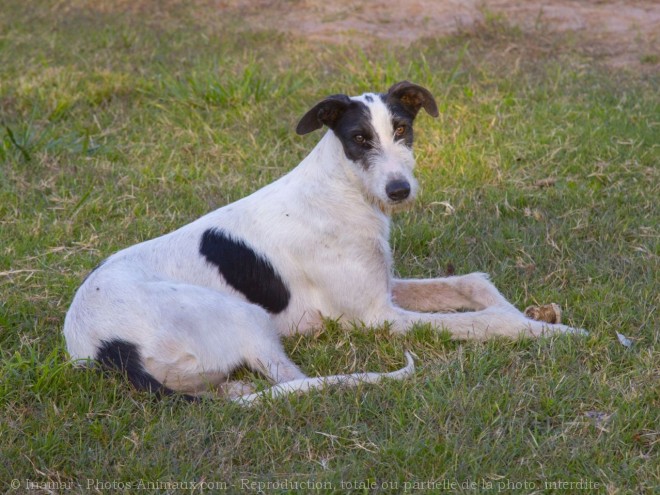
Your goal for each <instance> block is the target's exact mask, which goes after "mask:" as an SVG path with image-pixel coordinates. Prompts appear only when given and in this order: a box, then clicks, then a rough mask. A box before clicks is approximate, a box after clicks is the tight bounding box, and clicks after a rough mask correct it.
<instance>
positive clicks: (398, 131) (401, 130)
mask: <svg viewBox="0 0 660 495" xmlns="http://www.w3.org/2000/svg"><path fill="white" fill-rule="evenodd" d="M405 133H406V126H405V125H400V126H398V127H397V128H396V129H394V135H395V136H396V137H401V136H403V135H404V134H405Z"/></svg>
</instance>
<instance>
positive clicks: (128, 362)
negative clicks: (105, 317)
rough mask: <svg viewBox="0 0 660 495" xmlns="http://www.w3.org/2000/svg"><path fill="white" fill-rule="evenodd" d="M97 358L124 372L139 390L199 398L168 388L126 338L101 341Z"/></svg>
mask: <svg viewBox="0 0 660 495" xmlns="http://www.w3.org/2000/svg"><path fill="white" fill-rule="evenodd" d="M96 360H97V361H98V362H99V363H101V365H103V367H105V368H107V369H110V370H116V371H120V372H121V373H123V374H124V375H125V376H126V378H128V381H129V382H131V384H133V386H134V387H135V388H137V389H138V390H144V391H147V392H151V393H154V394H156V395H157V396H159V397H160V396H163V395H176V396H177V397H181V398H182V399H185V400H187V401H195V400H197V398H196V397H193V396H192V395H186V394H177V393H176V392H175V391H174V390H172V389H169V388H167V387H166V386H165V385H163V384H162V383H160V382H159V381H158V380H156V379H155V378H154V377H153V376H151V375H150V374H149V373H148V372H147V370H145V369H144V365H143V364H142V357H141V356H140V351H138V348H137V346H136V345H135V344H131V343H130V342H127V341H125V340H121V339H113V340H111V341H105V340H103V341H101V346H100V347H99V348H98V350H97V351H96Z"/></svg>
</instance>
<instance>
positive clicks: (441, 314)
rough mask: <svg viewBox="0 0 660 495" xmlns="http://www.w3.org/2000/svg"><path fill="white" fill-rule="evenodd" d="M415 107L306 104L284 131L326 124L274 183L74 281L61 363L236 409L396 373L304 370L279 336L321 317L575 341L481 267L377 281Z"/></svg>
mask: <svg viewBox="0 0 660 495" xmlns="http://www.w3.org/2000/svg"><path fill="white" fill-rule="evenodd" d="M422 109H423V110H424V111H425V112H426V113H428V114H429V115H430V116H432V117H437V116H438V115H439V112H438V107H437V105H436V102H435V100H434V98H433V96H432V95H431V93H430V92H429V91H428V90H427V89H426V88H423V87H422V86H419V85H417V84H413V83H410V82H408V81H402V82H399V83H397V84H395V85H393V86H392V87H390V88H389V90H388V91H387V92H386V93H366V94H363V95H361V96H356V97H349V96H347V95H345V94H334V95H331V96H328V97H327V98H325V99H323V100H321V101H320V102H318V103H317V104H316V105H314V106H313V107H312V108H311V109H310V110H309V111H308V112H307V113H306V114H305V115H304V116H303V117H302V119H301V120H300V122H299V123H298V126H297V128H296V131H297V133H298V134H300V135H304V134H308V133H310V132H313V131H315V130H318V129H321V128H323V127H324V126H325V127H327V128H328V130H327V132H326V133H325V135H324V136H323V138H322V139H321V140H320V141H319V142H318V144H317V145H316V147H315V148H314V149H313V150H312V151H311V152H310V153H309V155H308V156H307V157H306V158H305V159H304V160H303V161H302V162H301V163H300V164H299V165H298V166H297V167H295V168H294V169H293V170H291V171H290V172H289V173H288V174H286V175H284V176H283V177H281V178H280V179H279V180H277V181H275V182H273V183H271V184H269V185H267V186H265V187H264V188H262V189H260V190H258V191H256V192H254V193H253V194H251V195H250V196H247V197H245V198H243V199H241V200H239V201H236V202H235V203H231V204H228V205H226V206H224V207H222V208H220V209H218V210H216V211H213V212H211V213H209V214H207V215H205V216H202V217H201V218H199V219H197V220H196V221H194V222H192V223H190V224H188V225H185V226H184V227H182V228H180V229H178V230H176V231H174V232H171V233H169V234H167V235H164V236H162V237H158V238H156V239H152V240H149V241H146V242H142V243H140V244H137V245H134V246H132V247H129V248H127V249H124V250H123V251H119V252H118V253H116V254H114V255H112V256H110V257H109V258H107V259H106V260H105V261H104V262H103V263H102V264H101V265H99V266H98V267H97V268H95V269H94V270H93V271H92V272H91V273H90V274H89V275H88V276H87V278H86V279H85V280H84V282H83V283H82V285H81V286H80V288H79V289H78V291H77V293H76V294H75V296H74V299H73V302H72V304H71V307H70V309H69V311H68V313H67V315H66V318H65V322H64V335H65V338H66V344H67V349H68V352H69V354H70V356H71V357H72V359H74V360H77V361H81V360H82V361H87V362H89V361H90V360H95V361H96V362H100V363H101V364H102V365H104V366H105V367H108V368H115V369H119V370H121V371H123V372H124V373H125V374H126V375H127V377H128V379H129V380H130V381H131V382H132V383H133V385H135V386H136V387H137V388H139V389H146V390H151V391H153V392H157V393H164V394H171V393H174V392H176V393H180V394H184V395H185V396H187V397H194V396H197V395H199V394H204V393H207V392H208V391H209V390H212V391H213V392H220V393H223V394H225V395H226V396H228V397H229V398H230V399H232V400H235V401H237V402H240V403H252V402H255V401H257V400H259V399H260V398H261V397H263V396H265V395H269V396H277V395H283V394H288V393H292V392H296V391H300V390H309V389H312V388H320V387H324V386H326V385H329V384H332V383H339V384H345V385H346V384H347V385H355V384H358V383H365V382H376V381H379V380H381V379H383V378H395V379H397V378H398V379H400V378H403V377H405V376H408V375H409V374H410V373H412V371H413V369H414V364H413V362H412V358H411V357H410V355H409V354H406V358H407V365H406V366H405V367H404V368H402V369H400V370H397V371H394V372H392V373H355V374H349V375H335V376H330V377H317V378H309V377H307V376H305V375H304V374H303V373H302V371H301V370H300V369H299V368H298V367H297V366H296V365H295V364H294V363H293V362H292V361H291V359H290V358H289V357H288V356H287V355H286V354H285V352H284V351H283V348H282V345H281V343H280V340H279V337H280V336H286V335H291V334H294V333H303V334H304V333H310V332H312V331H313V330H314V329H316V328H318V327H319V326H320V325H322V323H323V320H324V318H330V319H336V320H338V321H340V322H359V323H361V324H363V325H365V326H366V327H378V326H383V325H388V327H389V329H390V331H391V332H393V333H395V334H401V333H405V332H408V331H409V330H410V329H411V328H412V327H413V326H414V325H415V324H420V323H421V324H424V323H426V324H430V325H432V326H433V327H435V328H437V329H438V330H441V329H446V330H448V331H449V332H451V335H452V337H453V338H456V339H487V338H489V337H493V336H507V337H516V336H518V335H521V334H522V335H527V336H532V337H538V336H540V335H544V334H550V333H567V332H569V333H571V332H572V333H580V332H581V331H580V330H576V329H573V328H570V327H567V326H565V325H561V324H548V323H546V322H542V321H535V320H531V319H529V318H527V317H526V316H525V315H524V314H523V313H521V312H520V311H519V310H518V309H516V308H515V307H514V306H513V305H512V304H511V303H509V302H508V301H507V300H506V299H505V298H504V297H503V296H502V295H501V294H500V292H499V291H498V290H497V289H496V288H495V286H494V285H493V284H492V283H491V282H490V281H489V279H488V277H487V276H486V275H485V274H483V273H471V274H468V275H463V276H451V277H445V278H433V279H424V280H415V279H398V278H394V277H393V275H392V253H391V249H390V245H389V233H390V217H391V215H392V213H393V212H395V211H398V210H401V209H404V208H406V207H407V206H409V205H410V204H411V203H412V201H413V200H414V198H415V196H416V193H417V190H418V185H417V181H416V180H415V177H414V175H413V169H414V166H415V160H414V157H413V151H412V146H413V121H414V120H415V118H416V117H417V115H418V113H419V112H420V110H422ZM243 365H244V366H247V367H249V368H251V369H254V370H257V371H258V372H260V373H262V374H264V375H265V376H266V377H267V378H268V379H269V380H270V381H272V382H273V383H274V384H275V385H274V386H273V387H272V388H270V389H267V390H265V391H262V392H257V393H254V392H253V391H252V390H251V389H250V386H249V384H244V383H241V382H235V381H228V380H229V376H230V375H231V373H232V372H233V371H234V370H236V369H237V368H239V367H240V366H243Z"/></svg>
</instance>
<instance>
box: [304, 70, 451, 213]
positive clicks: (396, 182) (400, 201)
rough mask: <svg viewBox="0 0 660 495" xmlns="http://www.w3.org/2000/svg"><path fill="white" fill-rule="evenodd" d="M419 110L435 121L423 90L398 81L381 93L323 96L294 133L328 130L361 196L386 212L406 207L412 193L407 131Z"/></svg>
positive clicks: (410, 132) (430, 99)
mask: <svg viewBox="0 0 660 495" xmlns="http://www.w3.org/2000/svg"><path fill="white" fill-rule="evenodd" d="M422 108H423V109H424V110H426V112H427V113H428V114H430V115H432V116H433V117H437V116H438V107H437V105H436V103H435V100H434V99H433V96H432V95H431V93H430V92H429V91H428V90H427V89H425V88H423V87H421V86H418V85H417V84H413V83H410V82H408V81H402V82H400V83H397V84H395V85H394V86H392V87H391V88H390V89H389V90H388V91H387V93H380V94H374V93H367V94H364V95H362V96H357V97H349V96H346V95H344V94H338V95H332V96H328V97H327V98H326V99H324V100H323V101H321V102H319V103H318V104H316V105H315V106H314V107H313V108H312V109H311V110H309V111H308V112H307V113H306V114H305V115H304V116H303V118H302V119H301V120H300V122H299V123H298V127H297V128H296V132H297V133H298V134H301V135H302V134H307V133H309V132H312V131H315V130H316V129H320V128H321V127H323V126H324V125H326V126H328V127H329V128H330V129H331V130H332V131H333V133H334V135H335V136H336V137H337V139H339V141H340V142H341V145H342V147H343V150H344V154H345V155H346V158H347V159H348V160H350V161H351V162H353V163H352V167H353V169H354V171H355V173H356V175H357V176H358V177H359V178H360V181H361V184H362V190H363V191H364V193H365V195H366V196H367V197H368V198H369V200H370V201H372V202H374V203H376V204H377V205H378V206H379V207H380V208H381V209H382V210H383V211H386V212H390V211H392V210H394V209H398V208H400V207H403V206H406V205H407V204H409V203H410V202H411V201H412V200H413V199H414V198H415V194H416V192H417V181H416V180H415V177H414V176H413V168H414V166H415V159H414V157H413V154H412V144H413V127H412V125H413V121H414V120H415V117H416V116H417V113H418V112H419V110H420V109H422Z"/></svg>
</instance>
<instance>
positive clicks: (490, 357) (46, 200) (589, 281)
mask: <svg viewBox="0 0 660 495" xmlns="http://www.w3.org/2000/svg"><path fill="white" fill-rule="evenodd" d="M113 5H114V3H112V2H96V3H94V4H87V3H85V2H76V1H71V2H65V3H55V2H46V1H41V2H34V3H31V4H30V5H29V6H27V5H26V4H24V3H21V2H18V1H14V0H9V1H7V2H4V4H3V9H2V12H1V13H0V33H3V34H2V35H1V36H0V112H1V113H0V117H1V124H2V128H1V129H0V164H1V166H0V226H1V229H2V235H1V236H0V332H1V333H0V344H1V345H0V353H1V354H0V355H1V362H0V435H1V437H2V446H0V457H2V459H3V462H2V463H0V485H2V489H3V490H10V489H11V481H12V480H19V488H18V490H15V492H17V493H20V492H26V491H29V490H30V489H34V490H33V492H34V491H35V490H36V491H39V490H40V491H42V492H44V493H45V492H47V490H48V489H51V492H49V493H52V492H53V491H54V492H65V491H67V492H74V493H89V492H92V493H94V492H96V493H108V492H119V491H122V488H126V486H127V485H126V483H139V482H140V480H142V481H143V483H145V484H146V483H152V485H151V486H150V487H151V488H153V490H152V491H157V492H161V493H166V492H168V491H169V492H173V491H174V490H173V486H172V485H167V483H174V482H180V483H181V482H189V483H190V482H207V483H208V482H213V483H216V485H215V486H216V488H219V489H226V490H227V491H229V492H235V491H239V489H241V488H244V489H251V488H255V489H261V490H262V491H264V492H266V493H289V492H301V491H307V490H306V488H320V489H319V490H317V491H319V492H324V493H325V492H335V493H344V492H347V491H353V492H359V493H368V492H376V493H385V492H387V493H400V492H404V491H406V492H411V493H412V492H413V491H419V490H422V489H423V490H427V491H430V492H433V491H439V490H440V489H442V490H444V491H451V492H461V493H466V492H475V491H481V492H516V493H529V492H533V491H535V490H536V492H542V493H546V492H547V493H550V492H557V493H559V492H570V491H571V490H575V489H578V488H583V487H587V488H590V490H586V491H587V492H589V491H591V492H599V493H651V492H653V491H655V490H657V489H658V486H659V485H660V468H659V467H658V463H657V457H658V448H659V445H660V430H659V426H658V425H659V424H660V413H659V411H660V396H659V393H658V390H659V388H658V381H659V378H660V366H659V364H658V363H660V352H659V349H660V347H659V339H658V312H657V308H658V304H659V303H660V299H659V295H658V294H659V283H658V282H659V280H658V279H659V273H660V270H659V268H660V266H659V263H658V260H659V256H660V245H659V243H658V225H659V223H660V215H659V211H658V199H657V198H658V197H659V196H660V187H659V184H660V180H659V179H660V177H659V176H660V173H659V170H660V167H658V162H659V160H660V146H659V143H658V129H659V126H660V108H659V105H660V99H659V98H658V93H657V88H658V83H659V82H660V81H659V79H658V75H657V73H652V72H648V71H647V72H646V73H642V74H633V73H632V72H626V71H623V70H617V71H614V70H610V69H607V68H605V67H602V66H598V65H596V64H594V63H592V61H590V60H588V59H585V58H584V57H583V56H582V55H581V54H580V51H579V50H578V49H577V48H576V47H575V46H574V45H572V44H571V43H562V42H561V41H557V40H548V39H547V38H544V39H543V40H538V39H534V38H533V37H531V36H530V37H527V36H526V35H524V34H522V33H521V32H520V31H518V30H516V29H512V28H508V27H507V26H506V25H504V24H503V23H502V22H501V20H497V19H495V20H492V21H491V22H489V23H488V24H487V25H485V26H484V27H483V28H482V29H481V30H480V31H478V32H477V33H474V34H470V35H468V34H463V35H459V36H456V37H452V38H445V39H438V40H424V42H420V43H418V44H417V45H414V46H411V47H409V48H396V47H386V48H385V49H383V47H380V48H379V49H378V50H373V51H372V50H369V49H364V50H363V49H358V48H355V47H351V46H327V45H326V46H321V45H314V44H312V43H310V42H305V41H301V40H297V39H293V38H290V37H287V36H284V35H280V34H276V33H272V32H263V31H254V30H250V29H248V28H247V26H245V25H244V24H243V23H242V21H241V19H238V18H231V17H229V18H228V17H222V16H220V15H219V14H217V13H214V11H213V9H212V8H211V7H210V6H209V5H208V4H205V3H198V4H196V5H195V7H194V8H193V6H192V5H186V4H171V5H170V4H164V5H165V6H163V4H158V5H159V7H158V9H160V10H158V9H155V4H154V9H155V10H154V9H150V8H147V7H149V6H150V5H151V4H150V3H148V2H142V3H137V4H136V5H137V6H136V7H134V8H135V9H137V11H134V12H128V11H126V10H122V9H120V8H114V7H113ZM127 8H128V7H127ZM141 8H142V10H140V9H141ZM511 47H514V48H515V49H510V48H511ZM507 48H509V49H507ZM401 79H409V80H412V81H415V82H417V83H419V84H422V85H424V86H426V87H428V88H429V89H431V91H432V92H433V93H434V94H435V95H436V96H437V100H438V105H439V107H440V111H441V117H440V118H439V119H437V120H433V119H430V118H428V116H422V117H420V119H419V121H418V123H417V142H416V155H417V157H418V177H419V179H420V183H421V184H422V187H423V191H422V194H421V197H420V198H419V201H418V202H417V205H416V206H415V207H414V208H413V209H412V210H411V211H409V212H407V213H404V214H401V215H398V216H397V217H396V218H395V220H394V224H393V229H392V243H393V246H394V251H395V253H394V254H395V269H396V271H397V272H398V273H400V274H402V275H405V276H410V277H427V276H433V275H442V274H444V273H446V272H448V271H455V272H456V273H466V272H469V271H476V270H478V271H487V272H489V273H491V274H492V277H493V280H494V281H495V283H496V284H497V285H498V286H499V287H500V288H501V289H502V291H503V292H504V294H505V295H506V296H507V297H509V298H510V299H511V300H512V301H514V302H515V303H516V304H517V305H518V306H520V307H525V306H526V305H528V304H531V303H536V302H550V301H552V302H557V303H559V304H561V306H562V307H563V308H564V310H565V316H566V318H567V320H568V321H569V322H570V323H572V324H573V325H576V326H580V327H584V328H587V329H589V331H590V332H591V334H590V336H589V337H588V338H550V339H544V340H540V341H531V340H520V341H508V340H495V341H492V342H486V343H475V342H454V341H451V340H450V339H449V337H448V336H447V335H446V334H444V333H441V332H440V333H438V332H436V331H433V330H432V329H430V328H426V327H419V328H417V329H416V330H415V331H414V332H412V333H411V334H409V335H407V336H405V337H393V336H390V335H389V334H388V333H387V331H386V329H352V328H342V327H340V326H338V325H336V324H334V323H333V322H328V323H327V324H326V325H325V326H324V328H321V329H319V331H318V333H317V334H316V335H313V336H298V337H292V338H289V339H286V340H285V345H286V347H287V349H288V351H289V352H290V354H291V355H292V357H293V359H294V360H295V361H296V362H297V363H299V364H300V365H301V367H302V368H303V369H304V370H305V371H307V372H308V373H310V374H312V375H314V374H329V373H338V372H348V371H357V370H366V369H369V370H391V369H394V368H396V367H397V366H400V365H401V364H402V359H403V358H402V356H403V351H404V350H405V349H410V350H412V351H414V352H415V353H416V354H417V356H418V357H419V361H418V370H417V372H416V374H415V376H414V377H413V378H412V379H410V380H407V381H405V382H397V383H386V384H383V385H379V386H372V387H363V388H361V389H359V390H357V392H356V391H350V390H338V389H331V390H327V391H324V392H322V393H313V394H309V395H306V396H301V397H295V398H291V399H287V400H279V401H273V402H272V403H268V404H264V405H263V406H260V407H257V408H254V409H251V410H248V411H245V410H243V409H241V408H240V407H238V406H235V405H232V404H226V403H224V402H222V401H215V402H214V401H209V402H203V403H201V404H193V405H188V404H182V403H179V402H177V401H174V400H154V399H152V398H150V397H147V396H145V395H143V394H141V393H138V392H136V391H135V390H133V389H131V388H130V387H129V386H128V385H127V384H126V383H125V382H124V381H123V380H122V379H121V378H119V377H108V376H104V375H103V374H101V373H98V372H94V371H90V372H80V371H78V370H75V369H73V368H72V366H70V365H69V363H68V362H67V356H66V350H65V344H64V340H63V338H62V335H61V328H62V321H63V318H64V315H65V313H66V310H67V308H68V304H69V302H70V301H71V298H72V296H73V294H74V292H75V290H76V288H77V286H78V285H79V284H80V282H81V281H82V279H83V277H84V276H85V274H86V273H87V272H88V271H89V270H90V269H91V268H92V267H94V266H95V265H96V264H97V263H98V262H99V261H100V260H102V259H103V258H104V257H106V256H108V255H109V254H111V253H113V252H114V251H116V250H118V249H120V248H122V247H125V246H128V245H131V244H134V243H136V242H139V241H141V240H144V239H148V238H151V237H154V236H157V235H160V234H162V233H166V232H168V231H170V230H172V229H175V228H177V227H178V226H180V225H183V224H185V223H187V222H189V221H191V220H193V219H195V218H197V217H198V216H200V215H201V214H203V213H205V212H207V211H209V210H210V209H213V208H216V207H218V206H221V205H224V204H226V203H228V202H230V201H233V200H235V199H238V198H240V197H242V196H244V195H245V194H247V193H249V192H251V191H254V190H255V189H257V188H259V187H261V186H263V185H265V184H267V183H268V182H270V181H271V180H273V179H274V178H276V177H279V176H281V175H282V174H284V173H285V172H286V171H288V170H289V169H290V168H291V167H292V166H294V165H295V164H296V163H297V162H298V161H299V160H300V159H301V158H302V157H303V156H304V155H305V153H306V152H308V151H309V150H310V149H311V148H312V146H313V145H314V143H315V141H316V140H317V139H319V136H320V135H319V134H317V135H310V136H306V137H304V138H300V137H298V136H296V135H295V134H294V132H293V128H294V126H295V123H296V122H297V120H296V119H297V118H299V117H300V116H301V115H302V114H303V113H304V112H305V111H306V110H307V109H308V108H309V106H310V105H311V104H313V103H314V102H316V101H317V100H318V99H319V98H321V97H323V96H325V95H327V94H329V93H334V92H348V93H351V94H357V93H359V92H361V91H365V90H372V89H374V88H375V89H378V90H384V89H386V88H387V86H388V85H389V84H391V83H393V82H396V81H397V80H401ZM548 179H551V180H548ZM617 331H618V332H621V333H623V334H624V335H626V336H628V337H629V338H631V339H632V340H633V342H634V344H633V346H632V348H630V349H627V348H624V347H623V346H621V345H620V344H619V343H618V341H617V338H616V333H615V332H617ZM255 378H256V377H255ZM28 480H29V481H31V482H33V484H32V485H30V484H29V483H28ZM159 482H160V483H162V484H161V485H157V484H156V483H159ZM251 482H254V483H271V484H270V485H263V484H262V485H258V484H257V485H249V483H251ZM578 482H584V483H587V482H588V483H591V485H586V484H585V485H580V486H578V485H576V484H574V485H566V484H564V485H562V484H561V483H578ZM34 483H36V484H34ZM49 483H50V485H48V484H49ZM222 483H226V484H225V485H223V484H222ZM278 483H279V484H278ZM287 483H288V484H287ZM295 483H298V485H295ZM305 483H306V484H305ZM310 483H311V484H310ZM424 483H426V484H424ZM451 483H456V485H451ZM553 483H554V484H553ZM143 486H146V487H147V488H149V485H143ZM134 488H135V486H134ZM183 488H187V490H184V491H188V492H193V493H200V492H202V490H201V488H204V487H203V486H198V487H197V489H191V485H189V486H187V487H186V486H183ZM206 488H210V487H209V486H208V485H206ZM418 489H419V490H418ZM129 491H130V490H129ZM208 491H209V490H206V492H208ZM253 491H254V490H253Z"/></svg>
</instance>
